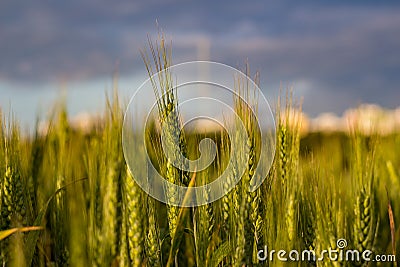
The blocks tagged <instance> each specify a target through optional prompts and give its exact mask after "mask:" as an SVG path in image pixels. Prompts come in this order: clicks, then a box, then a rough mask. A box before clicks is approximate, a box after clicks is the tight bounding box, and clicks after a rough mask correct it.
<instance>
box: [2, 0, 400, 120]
mask: <svg viewBox="0 0 400 267" xmlns="http://www.w3.org/2000/svg"><path fill="white" fill-rule="evenodd" d="M398 3H399V2H398V1H236V0H233V1H212V0H206V1H196V2H194V1H187V0H186V1H179V0H166V1H161V0H146V1H131V0H125V1H115V2H113V3H111V2H109V1H98V0H96V1H95V0H89V1H78V0H72V1H40V2H39V1H2V2H1V3H0V106H1V107H2V108H3V109H6V110H7V108H8V107H9V106H10V104H11V106H12V108H13V110H14V111H15V113H16V115H17V116H18V117H20V119H21V120H22V121H24V122H29V121H31V120H32V119H33V118H34V117H35V114H38V113H39V114H43V113H46V112H47V110H48V109H49V106H50V105H51V103H52V102H53V101H54V100H55V99H57V98H59V97H60V95H66V97H67V103H68V107H69V109H70V111H71V113H72V114H76V113H79V112H82V111H89V112H94V111H96V110H99V109H101V107H102V103H103V100H104V95H105V93H104V92H105V90H107V88H108V89H109V88H110V87H111V84H112V82H111V81H112V75H113V72H114V70H115V69H116V68H118V72H119V80H120V88H121V91H122V94H126V96H129V94H131V93H132V92H133V91H134V90H135V89H136V88H137V86H138V85H139V84H140V83H141V82H142V81H143V74H144V71H145V68H144V65H143V63H142V60H141V57H140V53H139V49H142V48H144V47H145V46H146V41H147V34H150V35H151V36H153V37H155V36H156V34H157V27H156V20H157V21H158V24H159V25H160V27H161V28H162V29H163V30H164V32H165V33H166V35H167V37H168V38H169V39H171V40H172V44H173V60H174V63H180V62H185V61H192V60H197V59H201V60H212V61H218V62H221V63H225V64H228V65H231V66H233V67H242V66H243V64H244V62H245V61H246V59H248V61H249V63H250V66H251V69H252V70H253V71H256V70H258V71H260V73H261V86H262V89H263V90H265V91H268V92H278V89H279V86H280V85H281V84H282V85H283V86H284V87H286V86H293V87H294V90H295V94H296V95H297V96H298V97H300V96H304V110H305V112H307V113H308V114H309V115H311V116H316V115H317V114H319V113H321V112H335V113H337V114H339V115H340V114H341V113H342V112H343V111H344V110H345V109H346V108H348V107H354V106H356V105H357V104H360V103H363V102H368V103H377V104H379V105H382V106H384V107H387V108H394V107H397V106H400V75H399V72H400V49H399V48H400V4H398ZM116 66H117V67H116Z"/></svg>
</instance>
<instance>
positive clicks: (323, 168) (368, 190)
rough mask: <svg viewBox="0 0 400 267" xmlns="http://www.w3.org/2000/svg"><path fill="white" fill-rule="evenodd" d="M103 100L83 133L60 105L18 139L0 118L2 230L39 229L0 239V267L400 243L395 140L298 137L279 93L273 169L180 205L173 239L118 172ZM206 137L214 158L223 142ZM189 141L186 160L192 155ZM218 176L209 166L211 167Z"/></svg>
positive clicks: (227, 262)
mask: <svg viewBox="0 0 400 267" xmlns="http://www.w3.org/2000/svg"><path fill="white" fill-rule="evenodd" d="M115 92H116V91H115ZM108 99H109V101H107V105H106V106H107V110H106V111H105V112H104V114H103V115H102V116H101V117H100V118H97V120H96V123H93V124H92V125H91V126H90V128H84V129H83V128H81V127H76V126H73V125H72V124H71V123H70V122H69V120H68V114H67V111H66V109H65V106H64V105H63V104H62V103H58V104H57V105H56V106H55V109H54V112H53V113H52V115H51V118H49V120H48V121H49V123H48V127H47V128H46V129H45V131H44V130H43V129H41V130H40V131H39V128H38V127H37V128H36V129H37V132H36V134H35V135H33V136H26V135H22V134H21V132H20V131H21V130H20V128H19V126H18V120H17V118H14V117H13V116H12V115H8V114H1V115H0V119H1V120H0V121H1V124H0V125H1V126H0V141H1V142H0V174H1V175H0V178H1V179H0V188H1V190H0V207H1V223H0V230H9V229H14V228H20V230H23V229H24V228H22V227H29V226H34V225H35V226H42V227H43V229H41V230H35V231H27V232H22V231H17V232H16V233H13V234H11V235H9V236H7V237H6V236H5V235H4V234H6V232H4V231H3V232H1V234H2V238H1V239H2V240H1V241H0V248H1V250H0V261H1V263H2V264H5V266H25V265H28V266H66V265H71V266H165V265H179V266H193V265H197V266H232V265H236V266H242V265H243V264H245V265H253V264H254V265H256V264H257V260H256V256H255V255H256V252H257V250H259V249H262V248H263V247H264V245H267V246H268V247H269V248H276V249H280V248H282V249H288V250H290V249H295V248H296V249H299V250H302V249H308V248H312V249H315V250H316V251H317V252H318V251H321V249H325V248H329V247H332V248H335V247H336V240H337V239H339V238H345V239H346V240H347V241H348V247H349V248H354V249H358V250H363V249H371V250H373V251H374V252H376V253H381V254H392V253H393V249H394V244H396V243H397V244H396V245H397V247H399V245H400V244H399V240H400V227H399V226H398V225H396V228H395V229H392V234H393V236H394V237H395V242H394V244H392V243H391V227H390V222H389V218H390V217H389V209H388V204H389V203H391V209H392V210H393V213H394V221H395V222H399V220H400V206H399V203H400V195H399V189H400V180H399V176H400V152H399V148H400V134H399V133H396V132H393V133H388V134H385V135H379V134H374V133H368V134H365V133H363V132H361V131H357V129H356V128H355V129H354V131H353V132H351V133H346V132H341V131H337V132H330V133H326V132H313V133H308V134H301V133H300V128H301V116H298V115H296V114H299V112H296V111H298V107H297V106H296V105H295V104H293V103H292V102H291V100H290V99H289V98H288V99H286V101H285V98H283V101H282V104H281V108H280V110H282V111H281V112H277V115H276V116H277V117H276V119H277V139H276V141H277V150H276V157H275V162H274V165H273V168H272V169H271V171H270V174H269V177H268V178H267V180H266V181H265V182H264V183H263V185H262V187H261V188H260V189H259V190H258V191H256V192H255V195H247V194H248V193H247V191H246V190H243V188H245V186H246V185H245V184H244V183H239V184H238V185H237V187H236V188H235V189H234V190H233V191H231V192H230V193H229V194H228V195H227V196H226V197H224V198H223V199H221V200H219V201H217V202H215V203H213V204H210V205H206V206H201V207H198V208H193V209H183V210H182V209H178V215H179V216H178V217H177V221H175V222H174V223H175V226H176V230H175V231H174V232H171V222H170V221H169V220H171V217H169V216H167V215H166V213H167V212H169V208H168V207H167V206H166V205H164V204H161V203H159V202H157V201H155V200H153V199H152V198H150V197H148V196H147V195H146V194H145V193H144V192H143V191H142V190H141V189H140V188H138V186H137V185H136V184H135V182H134V180H133V179H132V177H130V173H129V172H128V171H127V167H126V165H125V161H124V158H123V154H122V149H121V136H120V135H121V127H122V116H123V110H124V109H123V106H124V105H123V104H121V103H120V101H119V100H118V96H117V94H116V93H115V94H114V95H113V96H112V97H109V98H108ZM285 102H287V103H286V104H285ZM201 137H202V136H201V135H199V136H195V135H193V134H192V135H191V136H187V139H188V140H196V138H197V139H199V138H201ZM214 139H215V140H217V143H219V148H220V149H221V151H222V152H221V153H220V155H219V157H220V158H219V159H220V161H221V162H223V160H224V157H226V154H224V143H223V142H224V138H223V135H221V134H215V135H214ZM225 142H226V140H225ZM188 143H190V142H188ZM196 144H197V143H196V142H195V141H194V145H191V146H189V147H188V149H189V154H191V155H196V153H197V149H196ZM222 165H223V164H222ZM220 169H221V164H219V163H218V164H214V165H213V166H212V169H211V170H210V172H213V171H214V172H216V174H218V172H219V171H221V170H220ZM211 176H212V174H209V173H206V174H205V173H203V174H201V175H199V177H198V179H199V180H200V179H205V180H207V179H209V178H208V177H211ZM239 200H241V202H240V201H239ZM167 218H168V219H167ZM174 235H175V236H178V237H179V240H178V241H179V242H173V238H171V237H173V236H174ZM397 256H398V257H399V256H400V255H399V253H397ZM262 264H266V263H265V262H264V263H262ZM262 264H261V265H262ZM281 264H282V263H279V262H273V263H270V265H276V266H280V265H281ZM301 264H302V265H304V266H309V265H313V264H314V263H312V262H303V263H301ZM331 264H333V263H329V262H318V263H317V266H330V265H331ZM333 265H335V266H338V265H342V266H345V263H341V264H339V263H335V264H333ZM381 266H389V264H388V263H386V264H383V265H381Z"/></svg>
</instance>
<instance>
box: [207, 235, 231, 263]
mask: <svg viewBox="0 0 400 267" xmlns="http://www.w3.org/2000/svg"><path fill="white" fill-rule="evenodd" d="M230 253H232V247H231V244H230V242H229V241H226V242H224V243H222V244H221V245H220V246H219V247H218V248H217V250H216V251H215V252H214V253H213V254H212V256H211V260H210V265H209V266H210V267H218V266H219V265H220V264H221V263H222V262H223V260H224V259H225V258H226V257H228V256H229V254H230Z"/></svg>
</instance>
